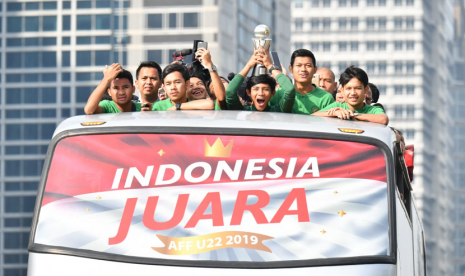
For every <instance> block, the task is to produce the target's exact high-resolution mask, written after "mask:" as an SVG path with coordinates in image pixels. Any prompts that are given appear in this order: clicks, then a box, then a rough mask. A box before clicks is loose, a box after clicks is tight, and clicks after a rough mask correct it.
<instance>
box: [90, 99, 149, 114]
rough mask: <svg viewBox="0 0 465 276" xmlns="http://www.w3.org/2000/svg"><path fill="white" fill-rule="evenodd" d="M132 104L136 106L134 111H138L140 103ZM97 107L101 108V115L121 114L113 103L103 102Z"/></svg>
mask: <svg viewBox="0 0 465 276" xmlns="http://www.w3.org/2000/svg"><path fill="white" fill-rule="evenodd" d="M133 104H134V105H135V106H136V110H135V111H140V109H141V103H134V102H133ZM98 105H100V106H101V107H102V113H120V112H121V110H119V109H118V107H117V106H116V103H115V102H114V101H108V100H103V101H101V102H100V103H99V104H98Z"/></svg>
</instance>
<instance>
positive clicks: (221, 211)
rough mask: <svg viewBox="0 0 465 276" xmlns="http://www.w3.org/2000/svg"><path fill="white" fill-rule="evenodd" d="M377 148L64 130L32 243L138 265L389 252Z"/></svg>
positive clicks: (383, 178)
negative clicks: (138, 260)
mask: <svg viewBox="0 0 465 276" xmlns="http://www.w3.org/2000/svg"><path fill="white" fill-rule="evenodd" d="M385 156H386V155H385V154H384V153H383V152H382V150H381V149H380V148H378V147H376V146H374V145H369V144H363V143H359V142H352V141H339V140H324V139H310V138H292V137H259V136H245V135H244V136H227V135H220V136H217V135H194V134H192V135H191V134H188V135H184V134H183V135H181V134H98V135H76V136H71V137H66V138H64V139H62V140H60V141H59V142H58V143H57V144H56V147H55V150H54V152H53V157H52V159H51V161H50V164H49V168H48V174H47V178H46V182H45V185H44V191H43V198H42V201H41V205H40V210H39V211H40V213H39V215H38V217H37V221H36V222H35V226H36V228H35V231H34V232H33V233H34V236H33V238H32V239H33V240H32V243H33V244H40V245H41V248H46V247H47V246H50V247H59V248H60V250H61V251H59V252H63V250H64V251H66V250H68V251H67V254H68V255H73V254H76V255H80V256H85V255H86V254H88V253H89V252H92V254H93V255H92V256H99V255H98V254H102V255H101V256H103V257H102V258H105V256H108V255H110V256H111V255H118V256H119V258H123V259H124V257H131V258H134V257H135V258H137V257H140V258H143V259H142V261H141V263H144V262H147V260H151V259H153V260H164V259H168V260H179V261H199V260H204V261H211V262H215V261H223V262H224V261H227V262H250V263H253V262H273V261H295V260H315V259H332V258H335V259H337V258H347V257H360V260H363V258H364V257H366V258H368V257H373V256H378V257H379V256H390V254H391V243H390V242H391V241H390V229H391V228H392V227H390V225H389V212H388V210H389V208H388V184H387V174H386V171H387V167H386V157H385ZM216 263H218V265H221V263H222V262H216Z"/></svg>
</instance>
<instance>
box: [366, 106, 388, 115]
mask: <svg viewBox="0 0 465 276" xmlns="http://www.w3.org/2000/svg"><path fill="white" fill-rule="evenodd" d="M366 113H368V114H386V113H385V112H384V110H383V109H382V108H381V107H379V106H372V105H366Z"/></svg>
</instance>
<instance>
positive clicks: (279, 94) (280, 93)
mask: <svg viewBox="0 0 465 276" xmlns="http://www.w3.org/2000/svg"><path fill="white" fill-rule="evenodd" d="M283 94H284V91H283V88H282V87H280V88H278V89H276V92H275V93H274V96H273V97H272V98H271V100H270V102H269V105H270V106H273V105H277V104H279V101H280V100H281V98H282V97H283Z"/></svg>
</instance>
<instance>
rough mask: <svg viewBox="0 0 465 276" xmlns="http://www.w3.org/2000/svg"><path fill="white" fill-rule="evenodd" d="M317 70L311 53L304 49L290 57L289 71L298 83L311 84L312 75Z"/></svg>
mask: <svg viewBox="0 0 465 276" xmlns="http://www.w3.org/2000/svg"><path fill="white" fill-rule="evenodd" d="M317 70H318V68H317V66H316V59H315V56H314V55H313V53H312V52H310V51H309V50H306V49H299V50H295V51H294V52H293V53H292V56H291V65H289V71H290V72H291V73H292V75H293V76H294V80H295V81H296V82H298V83H306V84H309V85H310V84H311V83H312V78H313V74H315V72H316V71H317Z"/></svg>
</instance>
